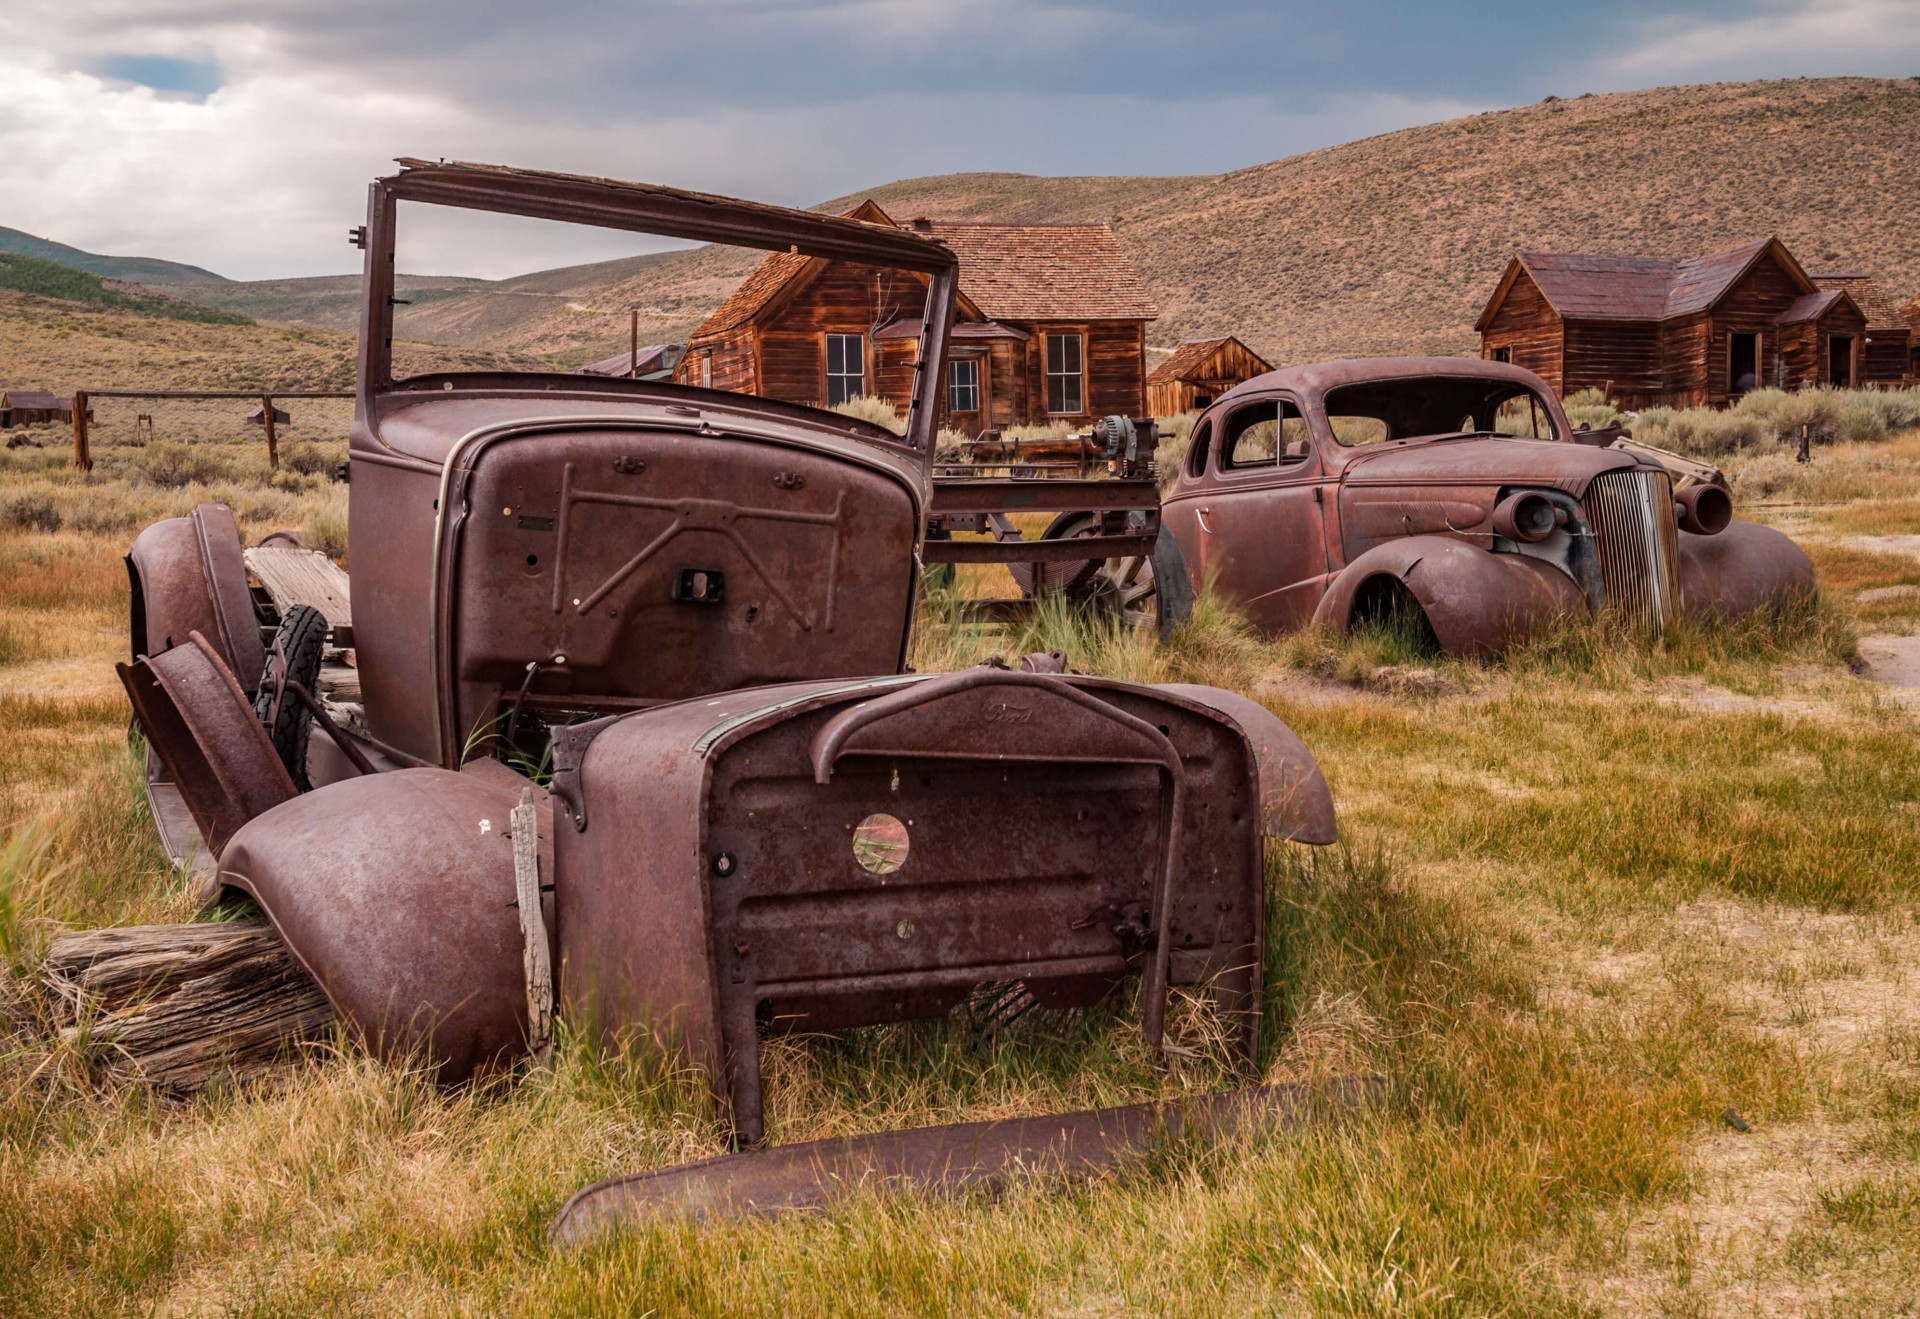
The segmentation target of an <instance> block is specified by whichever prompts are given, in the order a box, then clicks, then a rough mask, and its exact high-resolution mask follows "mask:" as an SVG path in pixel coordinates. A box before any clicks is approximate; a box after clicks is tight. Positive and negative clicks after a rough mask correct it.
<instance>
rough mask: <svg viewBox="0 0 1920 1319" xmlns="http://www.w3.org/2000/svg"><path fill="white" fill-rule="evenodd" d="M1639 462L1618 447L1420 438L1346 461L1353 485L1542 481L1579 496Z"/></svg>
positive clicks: (1377, 447) (1377, 449)
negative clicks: (1607, 474) (1604, 476)
mask: <svg viewBox="0 0 1920 1319" xmlns="http://www.w3.org/2000/svg"><path fill="white" fill-rule="evenodd" d="M1638 466H1640V461H1639V459H1637V458H1635V457H1634V456H1633V455H1632V454H1630V453H1625V452H1622V451H1621V450H1618V449H1589V448H1586V447H1585V446H1582V445H1576V444H1560V443H1557V442H1555V441H1553V440H1520V439H1476V440H1466V439H1462V440H1448V439H1440V440H1416V441H1413V442H1411V443H1408V444H1404V445H1402V444H1382V445H1377V446H1375V447H1372V448H1369V449H1363V450H1360V451H1359V452H1357V453H1355V454H1354V455H1353V456H1352V457H1351V458H1349V459H1348V460H1347V467H1346V481H1347V483H1348V484H1349V485H1450V486H1460V485H1479V484H1486V485H1515V484H1524V485H1542V486H1550V487H1552V488H1554V489H1557V490H1564V491H1566V492H1567V493H1568V494H1570V495H1578V494H1580V493H1582V492H1583V491H1585V490H1586V488H1587V483H1588V482H1589V481H1591V480H1593V478H1594V477H1596V476H1598V475H1600V473H1602V472H1612V471H1619V470H1622V469H1626V468H1632V467H1638Z"/></svg>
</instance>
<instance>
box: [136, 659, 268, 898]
mask: <svg viewBox="0 0 1920 1319" xmlns="http://www.w3.org/2000/svg"><path fill="white" fill-rule="evenodd" d="M182 642H183V643H184V644H181V645H177V646H174V647H173V648H172V649H170V650H167V651H163V652H161V653H160V654H157V655H151V656H145V655H143V656H141V657H140V658H138V659H136V660H135V661H134V662H133V663H132V664H121V665H117V666H115V667H116V669H117V671H118V673H119V674H120V682H121V684H122V685H123V686H124V687H125V688H126V689H127V699H128V701H130V702H131V703H132V705H133V715H134V718H135V719H137V720H138V721H139V723H140V729H141V731H142V732H143V733H145V734H146V738H147V745H148V746H150V747H151V748H152V749H153V754H154V755H155V756H157V757H159V759H160V763H161V764H162V765H164V766H165V767H166V770H167V776H168V778H169V779H170V780H171V781H172V782H173V783H174V784H175V785H176V786H177V787H178V788H179V790H180V796H181V798H182V799H183V800H184V801H185V802H186V804H187V810H188V811H189V812H190V813H191V814H192V815H193V822H194V824H196V825H197V826H199V829H200V836H201V837H202V838H204V839H205V840H206V843H207V847H208V849H209V850H211V851H213V852H214V853H216V854H217V853H218V852H219V850H220V848H222V847H223V846H225V845H226V842H227V840H228V839H230V838H232V837H233V836H234V834H235V833H236V832H237V831H238V830H239V829H240V828H241V827H242V826H243V825H245V824H246V823H247V821H249V820H252V819H255V818H257V817H258V816H259V815H261V814H262V813H263V812H267V811H270V810H272V809H273V808H275V807H277V806H279V805H280V804H281V803H283V802H285V801H287V800H288V799H289V798H291V797H292V796H293V795H294V794H295V792H296V789H295V787H294V784H293V780H292V779H291V778H289V777H288V776H287V769H286V766H285V765H283V764H281V763H280V756H279V753H278V752H276V751H275V750H274V749H273V743H272V742H270V741H268V740H267V734H266V730H264V729H263V728H261V726H260V721H259V720H258V719H257V718H255V717H254V713H253V706H252V704H251V703H250V702H249V701H248V700H247V697H246V693H244V692H242V691H241V690H240V684H239V682H238V681H237V680H236V679H235V678H234V675H233V672H232V670H230V669H229V668H228V667H227V665H226V661H225V660H223V659H222V658H221V657H220V655H219V654H218V652H217V651H216V650H215V648H214V645H213V643H212V642H211V641H209V640H208V639H207V638H206V637H205V636H203V635H201V633H200V632H199V631H197V630H196V631H193V632H189V633H188V634H187V635H186V636H185V637H183V638H182ZM203 896H207V897H211V896H212V894H211V893H208V894H205V895H203Z"/></svg>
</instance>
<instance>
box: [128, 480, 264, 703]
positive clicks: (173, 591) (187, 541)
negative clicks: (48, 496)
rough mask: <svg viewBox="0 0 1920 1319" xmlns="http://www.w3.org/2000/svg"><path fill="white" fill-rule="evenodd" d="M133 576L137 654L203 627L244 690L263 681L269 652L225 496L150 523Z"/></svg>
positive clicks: (133, 558) (135, 549)
mask: <svg viewBox="0 0 1920 1319" xmlns="http://www.w3.org/2000/svg"><path fill="white" fill-rule="evenodd" d="M127 577H128V584H129V586H130V587H131V610H132V617H131V620H130V623H131V628H130V630H131V632H132V637H131V643H132V646H131V649H132V653H133V654H134V655H136V656H137V655H158V654H159V653H160V652H161V651H163V650H166V649H167V648H168V647H170V646H181V645H185V644H186V641H187V637H188V635H189V634H190V633H193V632H199V633H201V634H202V635H203V636H205V637H206V638H207V640H208V641H210V642H212V643H213V647H214V652H215V653H216V654H218V655H219V656H220V658H221V660H222V661H223V662H224V663H225V664H226V666H227V667H228V668H229V669H231V670H232V671H233V676H234V677H235V678H236V679H238V680H239V682H240V686H241V688H242V689H243V690H245V691H248V692H251V691H252V690H253V689H254V688H255V687H256V686H258V685H259V682H260V671H261V669H263V668H264V667H266V662H267V652H266V647H265V646H264V645H262V644H261V641H260V624H259V622H258V621H257V620H256V619H255V617H254V613H253V596H252V593H251V592H249V591H248V589H247V567H246V564H245V562H244V561H243V560H242V559H241V557H240V529H239V528H238V527H237V526H236V525H235V524H234V520H233V512H232V510H231V509H229V508H228V507H227V506H226V505H225V504H201V505H200V506H199V507H197V508H195V509H194V510H193V512H192V513H190V514H188V515H187V516H186V517H183V518H167V519H166V520H164V521H161V522H156V523H154V524H153V525H151V526H149V527H148V528H147V529H146V530H145V531H142V532H141V533H140V534H139V536H137V537H135V538H134V542H133V546H132V548H131V549H129V550H128V551H127Z"/></svg>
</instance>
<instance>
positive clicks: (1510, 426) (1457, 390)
mask: <svg viewBox="0 0 1920 1319" xmlns="http://www.w3.org/2000/svg"><path fill="white" fill-rule="evenodd" d="M1326 410H1327V423H1328V425H1329V427H1330V428H1331V430H1332V431H1333V438H1334V439H1335V440H1337V441H1338V442H1339V443H1340V444H1342V445H1345V446H1347V447H1348V448H1355V447H1359V446H1362V445H1367V444H1380V443H1383V442H1385V441H1387V440H1410V439H1416V438H1420V437H1423V436H1431V435H1459V434H1473V433H1485V434H1499V435H1518V436H1531V437H1534V438H1538V439H1543V440H1551V439H1557V438H1560V437H1558V436H1556V435H1555V434H1554V431H1553V420H1552V418H1553V413H1552V411H1551V410H1550V409H1549V408H1548V407H1547V403H1546V400H1545V399H1543V398H1540V397H1539V396H1538V395H1537V394H1535V393H1534V391H1532V390H1530V389H1528V388H1527V387H1526V386H1525V385H1521V384H1516V383H1514V382H1511V381H1506V380H1484V379H1475V378H1473V377H1461V378H1459V379H1448V378H1445V377H1421V378H1418V379H1412V380H1370V381H1367V382H1366V383H1364V384H1358V385H1344V386H1341V387H1340V388H1337V389H1330V390H1328V391H1327V395H1326Z"/></svg>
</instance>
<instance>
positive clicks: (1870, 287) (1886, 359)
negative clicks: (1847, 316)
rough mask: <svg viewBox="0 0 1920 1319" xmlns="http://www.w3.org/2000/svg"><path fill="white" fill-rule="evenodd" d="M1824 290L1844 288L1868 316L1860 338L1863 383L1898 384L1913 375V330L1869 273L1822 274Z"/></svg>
mask: <svg viewBox="0 0 1920 1319" xmlns="http://www.w3.org/2000/svg"><path fill="white" fill-rule="evenodd" d="M1813 282H1814V283H1815V284H1817V285H1818V286H1819V287H1820V288H1821V289H1823V290H1833V289H1844V290H1846V293H1847V296H1848V297H1849V298H1851V299H1852V300H1853V305H1854V306H1855V307H1857V308H1859V310H1860V314H1861V315H1862V316H1863V317H1864V318H1865V322H1866V323H1865V326H1864V327H1863V329H1862V330H1861V339H1860V371H1859V376H1860V380H1861V383H1863V384H1869V385H1896V384H1899V383H1900V382H1901V381H1902V380H1903V379H1905V378H1906V377H1908V376H1910V375H1912V374H1913V365H1912V351H1913V331H1912V328H1911V327H1910V326H1909V325H1908V324H1907V319H1906V317H1905V316H1902V315H1901V314H1900V309H1899V308H1898V307H1896V306H1894V305H1893V299H1892V298H1890V297H1888V296H1887V295H1886V291H1885V290H1884V289H1882V288H1881V287H1880V286H1879V285H1878V284H1876V283H1874V282H1873V279H1872V278H1871V277H1870V276H1867V275H1859V274H1818V275H1815V276H1814V277H1813Z"/></svg>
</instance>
